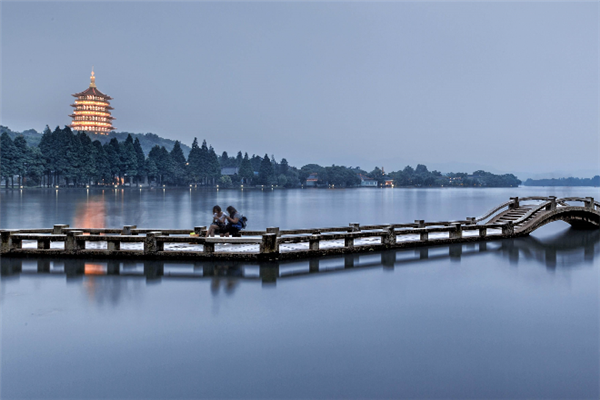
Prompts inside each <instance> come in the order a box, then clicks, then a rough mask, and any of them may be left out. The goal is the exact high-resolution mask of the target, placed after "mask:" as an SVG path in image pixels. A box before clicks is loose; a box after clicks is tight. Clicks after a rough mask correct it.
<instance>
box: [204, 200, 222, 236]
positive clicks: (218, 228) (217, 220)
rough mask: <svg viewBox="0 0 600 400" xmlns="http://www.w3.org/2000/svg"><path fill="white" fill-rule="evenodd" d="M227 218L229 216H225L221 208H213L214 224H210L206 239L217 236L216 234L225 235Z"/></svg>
mask: <svg viewBox="0 0 600 400" xmlns="http://www.w3.org/2000/svg"><path fill="white" fill-rule="evenodd" d="M225 218H227V216H226V215H225V213H224V212H223V211H221V207H219V206H214V207H213V222H212V224H210V226H209V227H208V230H207V231H206V237H209V236H215V233H216V234H220V233H224V232H225V221H227V220H226V219H225Z"/></svg>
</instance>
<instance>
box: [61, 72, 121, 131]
mask: <svg viewBox="0 0 600 400" xmlns="http://www.w3.org/2000/svg"><path fill="white" fill-rule="evenodd" d="M72 96H73V97H76V98H77V100H75V104H71V107H74V108H75V111H73V114H71V115H69V117H71V118H73V122H72V123H71V125H69V126H70V127H71V128H72V129H73V130H75V131H85V132H92V133H96V134H99V135H108V134H109V132H110V131H113V130H114V129H115V128H114V127H113V126H112V120H113V119H114V118H113V117H111V115H110V110H113V108H112V107H111V106H110V103H109V100H112V97H110V96H107V95H105V94H104V93H102V92H101V91H99V90H98V88H97V87H96V77H95V76H94V69H93V68H92V76H91V77H90V87H89V88H87V89H86V90H84V91H83V92H81V93H75V94H73V95H72Z"/></svg>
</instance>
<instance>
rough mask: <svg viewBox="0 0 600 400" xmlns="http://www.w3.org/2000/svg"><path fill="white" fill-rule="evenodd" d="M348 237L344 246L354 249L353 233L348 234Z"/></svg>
mask: <svg viewBox="0 0 600 400" xmlns="http://www.w3.org/2000/svg"><path fill="white" fill-rule="evenodd" d="M347 235H348V236H346V237H345V238H344V246H345V247H346V248H348V249H353V248H354V237H353V236H352V233H348V234H347Z"/></svg>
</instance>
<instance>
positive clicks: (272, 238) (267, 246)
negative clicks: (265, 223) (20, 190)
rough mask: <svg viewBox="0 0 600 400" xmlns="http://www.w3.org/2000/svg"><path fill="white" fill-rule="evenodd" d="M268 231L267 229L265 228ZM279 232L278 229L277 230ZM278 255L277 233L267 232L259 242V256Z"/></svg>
mask: <svg viewBox="0 0 600 400" xmlns="http://www.w3.org/2000/svg"><path fill="white" fill-rule="evenodd" d="M267 229H268V228H267ZM277 230H279V228H277ZM274 253H279V243H278V242H277V233H275V232H269V233H264V234H263V235H262V242H260V254H274Z"/></svg>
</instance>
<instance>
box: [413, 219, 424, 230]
mask: <svg viewBox="0 0 600 400" xmlns="http://www.w3.org/2000/svg"><path fill="white" fill-rule="evenodd" d="M415 224H417V228H425V220H422V219H415Z"/></svg>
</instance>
